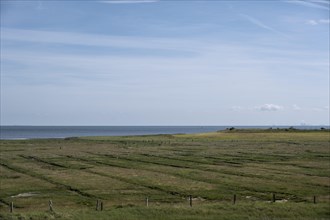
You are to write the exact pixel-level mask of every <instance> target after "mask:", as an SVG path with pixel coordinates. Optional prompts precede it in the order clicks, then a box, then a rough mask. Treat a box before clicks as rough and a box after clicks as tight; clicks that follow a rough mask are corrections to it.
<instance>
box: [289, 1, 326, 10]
mask: <svg viewBox="0 0 330 220" xmlns="http://www.w3.org/2000/svg"><path fill="white" fill-rule="evenodd" d="M285 2H287V3H293V4H297V5H301V6H305V7H310V8H318V9H324V10H328V11H329V10H330V5H329V4H326V3H325V1H320V0H318V1H317V0H314V1H303V0H290V1H285Z"/></svg>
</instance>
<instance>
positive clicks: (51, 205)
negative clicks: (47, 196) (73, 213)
mask: <svg viewBox="0 0 330 220" xmlns="http://www.w3.org/2000/svg"><path fill="white" fill-rule="evenodd" d="M48 205H49V211H51V212H52V211H53V201H52V200H49V202H48Z"/></svg>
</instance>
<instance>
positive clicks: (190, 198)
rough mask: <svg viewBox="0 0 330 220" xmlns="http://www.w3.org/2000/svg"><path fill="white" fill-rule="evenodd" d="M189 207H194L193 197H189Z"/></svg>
mask: <svg viewBox="0 0 330 220" xmlns="http://www.w3.org/2000/svg"><path fill="white" fill-rule="evenodd" d="M189 205H190V207H192V196H191V195H190V196H189Z"/></svg>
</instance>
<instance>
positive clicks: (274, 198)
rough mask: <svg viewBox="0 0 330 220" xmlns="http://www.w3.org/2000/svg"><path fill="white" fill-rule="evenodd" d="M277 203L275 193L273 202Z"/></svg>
mask: <svg viewBox="0 0 330 220" xmlns="http://www.w3.org/2000/svg"><path fill="white" fill-rule="evenodd" d="M275 201H276V195H275V193H273V202H275Z"/></svg>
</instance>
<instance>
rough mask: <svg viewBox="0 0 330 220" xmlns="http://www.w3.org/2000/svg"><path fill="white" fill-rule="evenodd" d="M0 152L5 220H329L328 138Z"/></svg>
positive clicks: (99, 143)
mask: <svg viewBox="0 0 330 220" xmlns="http://www.w3.org/2000/svg"><path fill="white" fill-rule="evenodd" d="M0 144H1V145H0V150H1V161H0V165H1V166H0V219H330V133H329V130H323V131H321V130H320V131H298V130H282V129H279V130H276V129H272V130H270V129H269V130H236V129H234V130H232V131H229V130H226V131H221V132H214V133H204V134H177V135H148V136H125V137H81V138H66V139H35V140H0ZM273 194H275V202H273V201H272V200H273ZM190 195H191V197H192V207H190V201H189V196H190ZM234 195H236V203H235V204H234V201H233V199H234ZM314 196H315V198H316V203H315V204H314ZM146 197H148V207H147V204H146ZM49 200H52V208H53V211H50V210H49V209H50V208H49ZM97 200H99V201H100V202H101V201H102V205H103V210H102V211H101V210H98V211H96V201H97ZM11 202H13V204H14V209H13V213H10V205H11ZM99 209H100V206H99Z"/></svg>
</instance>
